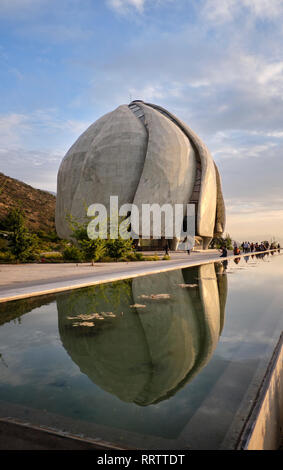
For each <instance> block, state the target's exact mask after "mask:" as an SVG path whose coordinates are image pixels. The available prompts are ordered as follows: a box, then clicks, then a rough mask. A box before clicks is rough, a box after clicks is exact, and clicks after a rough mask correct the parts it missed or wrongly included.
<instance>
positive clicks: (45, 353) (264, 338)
mask: <svg viewBox="0 0 283 470" xmlns="http://www.w3.org/2000/svg"><path fill="white" fill-rule="evenodd" d="M282 260H283V258H282V256H281V255H280V254H279V253H276V254H274V255H273V256H272V255H266V256H264V257H262V256H261V257H255V256H253V257H252V256H247V257H245V258H240V259H239V260H238V261H237V260H235V261H236V262H235V261H233V260H231V261H229V263H225V262H223V263H221V262H219V263H209V264H205V265H201V266H197V267H191V268H187V269H182V270H174V271H168V272H163V273H160V274H154V275H148V276H143V277H137V278H134V279H128V280H124V281H119V282H115V283H109V284H102V285H98V286H92V287H88V288H84V289H76V290H73V291H69V292H63V293H59V294H56V295H50V296H42V297H34V298H30V299H25V300H20V301H15V302H8V303H6V304H0V416H1V417H7V416H10V417H14V418H18V419H20V420H23V421H25V422H29V423H31V424H37V425H45V426H48V427H50V428H55V429H60V430H63V431H66V432H69V433H74V434H78V435H84V436H89V437H95V438H99V439H101V440H105V441H107V442H113V443H115V444H118V445H121V446H125V447H129V448H135V447H137V448H144V449H190V448H191V449H219V448H220V449H221V448H225V449H226V448H233V447H234V446H235V444H236V441H237V438H238V435H239V433H240V431H241V428H242V426H243V423H244V421H245V419H246V418H247V416H248V414H249V410H250V408H251V405H252V402H253V400H254V399H255V396H256V393H257V390H258V387H259V384H260V383H261V381H262V378H263V376H264V373H265V371H266V367H267V365H268V362H269V360H270V358H271V354H272V351H273V349H274V347H275V345H276V343H277V341H278V339H279V336H280V333H281V331H282V317H283V316H282V304H283V292H282V280H283V262H282Z"/></svg>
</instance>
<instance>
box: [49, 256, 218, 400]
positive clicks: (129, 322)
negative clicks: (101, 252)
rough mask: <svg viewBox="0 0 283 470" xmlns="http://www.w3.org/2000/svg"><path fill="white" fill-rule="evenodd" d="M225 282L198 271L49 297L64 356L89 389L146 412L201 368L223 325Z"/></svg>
mask: <svg viewBox="0 0 283 470" xmlns="http://www.w3.org/2000/svg"><path fill="white" fill-rule="evenodd" d="M226 294H227V277H226V274H225V270H224V269H223V265H222V264H221V263H219V264H216V265H214V264H206V265H202V266H197V267H195V268H189V269H183V270H174V271H170V272H164V273H161V274H158V275H154V276H145V277H138V278H135V279H132V280H126V281H120V282H117V283H113V284H103V285H100V286H95V287H90V288H87V289H83V290H75V291H72V292H71V293H67V294H65V293H64V294H60V295H58V297H57V307H58V317H59V318H58V321H59V332H60V337H61V340H62V343H63V346H64V347H65V349H66V351H67V352H68V354H69V355H70V357H71V358H72V360H73V361H74V362H75V363H76V364H77V365H78V366H79V368H80V370H81V372H83V373H84V374H86V375H87V376H88V377H89V378H90V379H91V380H92V381H93V382H94V383H95V384H97V385H98V386H99V387H101V388H102V389H104V390H105V391H107V392H109V393H111V394H113V395H116V396H117V397H118V398H120V399H121V400H122V401H125V402H134V403H136V404H138V405H142V406H146V405H150V404H153V403H157V402H159V401H161V400H164V399H167V398H168V397H169V396H171V395H174V394H175V393H176V392H177V391H178V390H179V389H180V388H181V387H182V386H183V385H185V384H186V383H187V382H188V381H190V380H191V379H192V378H193V377H194V376H195V375H196V374H197V373H198V372H200V371H201V369H202V368H203V367H204V366H205V365H206V364H207V363H208V361H209V359H210V358H211V355H212V353H213V351H214V349H215V347H216V345H217V343H218V339H219V336H220V334H221V331H222V328H223V324H224V311H225V303H226Z"/></svg>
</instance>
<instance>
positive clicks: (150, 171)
mask: <svg viewBox="0 0 283 470" xmlns="http://www.w3.org/2000/svg"><path fill="white" fill-rule="evenodd" d="M110 196H118V198H119V205H120V206H122V205H123V204H135V205H136V206H137V207H138V208H140V207H142V204H150V205H152V204H156V203H157V204H159V205H160V206H163V205H164V204H171V205H172V206H174V205H175V204H182V205H186V204H194V205H195V245H196V246H198V247H201V248H204V249H206V248H208V246H209V243H210V241H211V239H212V237H215V236H220V235H221V234H222V233H223V232H224V228H225V206H224V200H223V196H222V190H221V181H220V176H219V172H218V170H217V167H216V164H215V163H214V161H213V159H212V157H211V155H210V153H209V151H208V149H207V147H206V145H205V144H204V143H203V142H202V141H201V139H200V138H199V137H198V136H197V135H196V134H195V133H194V132H193V131H192V130H191V129H190V128H189V127H188V126H187V125H186V124H185V123H184V122H182V121H181V120H180V119H178V118H177V117H176V116H174V115H173V114H171V113H170V112H168V111H167V110H165V109H163V108H161V107H160V106H157V105H154V104H150V103H144V102H143V101H139V100H136V101H132V102H131V103H130V104H129V105H121V106H119V107H118V108H117V109H115V110H114V111H112V112H110V113H108V114H106V115H104V116H102V117H101V118H100V119H98V120H97V121H96V122H94V123H93V124H92V125H91V126H90V127H89V128H88V129H87V130H86V131H85V132H84V133H83V134H82V135H81V136H80V137H79V138H78V140H77V141H76V142H75V143H74V144H73V146H72V147H71V148H70V150H69V151H68V152H67V154H66V156H65V157H64V159H63V161H62V163H61V166H60V169H59V172H58V182H57V202H56V229H57V233H58V235H59V236H61V237H63V238H69V237H70V234H71V232H70V228H69V225H68V223H67V221H66V216H67V215H70V214H71V215H72V216H73V217H74V218H76V219H77V220H83V219H84V218H85V217H86V207H89V206H90V205H92V204H96V203H99V204H103V205H104V206H105V207H106V209H107V210H109V199H110ZM139 235H140V240H139V244H140V245H141V246H142V247H144V248H146V247H147V248H148V249H158V248H161V247H162V246H163V245H164V237H161V239H153V238H152V237H151V239H150V240H143V239H142V235H141V234H139ZM182 241H183V240H180V239H176V238H175V239H171V240H168V242H169V247H170V248H171V249H176V248H177V247H178V245H179V243H180V242H182Z"/></svg>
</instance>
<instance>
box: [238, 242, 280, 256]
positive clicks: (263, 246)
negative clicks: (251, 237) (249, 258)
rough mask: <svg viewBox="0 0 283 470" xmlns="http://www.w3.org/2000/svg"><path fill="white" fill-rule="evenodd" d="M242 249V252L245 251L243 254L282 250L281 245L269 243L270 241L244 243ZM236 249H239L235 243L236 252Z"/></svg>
mask: <svg viewBox="0 0 283 470" xmlns="http://www.w3.org/2000/svg"><path fill="white" fill-rule="evenodd" d="M241 247H242V250H243V253H253V252H257V251H267V250H273V249H280V245H279V243H274V242H272V243H269V242H268V241H265V242H260V243H258V242H256V243H254V242H251V243H250V242H243V243H242V244H241ZM235 248H236V249H237V248H238V246H237V243H236V242H234V250H235ZM234 254H238V252H237V253H234Z"/></svg>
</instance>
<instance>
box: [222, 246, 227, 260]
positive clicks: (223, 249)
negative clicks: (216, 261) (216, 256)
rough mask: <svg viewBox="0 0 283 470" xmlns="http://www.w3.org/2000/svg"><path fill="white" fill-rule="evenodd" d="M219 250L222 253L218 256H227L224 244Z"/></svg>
mask: <svg viewBox="0 0 283 470" xmlns="http://www.w3.org/2000/svg"><path fill="white" fill-rule="evenodd" d="M220 251H221V253H222V255H220V258H226V257H227V253H228V252H227V248H226V246H222V248H221V250H220Z"/></svg>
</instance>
